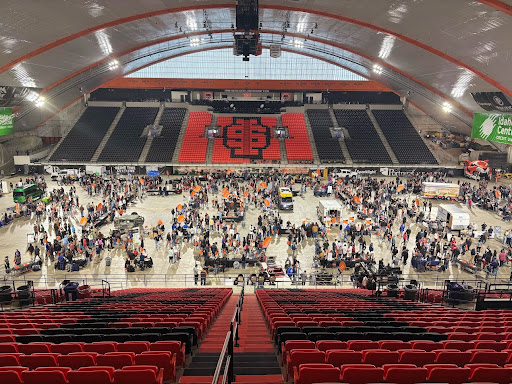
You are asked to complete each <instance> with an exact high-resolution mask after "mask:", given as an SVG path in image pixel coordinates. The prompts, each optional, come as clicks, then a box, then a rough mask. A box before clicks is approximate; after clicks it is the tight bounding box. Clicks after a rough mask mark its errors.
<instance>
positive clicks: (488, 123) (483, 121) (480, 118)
mask: <svg viewBox="0 0 512 384" xmlns="http://www.w3.org/2000/svg"><path fill="white" fill-rule="evenodd" d="M471 137H472V138H474V139H483V140H489V141H495V142H498V143H503V144H512V115H501V114H491V113H475V115H474V117H473V129H472V130H471Z"/></svg>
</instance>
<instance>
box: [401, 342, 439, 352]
mask: <svg viewBox="0 0 512 384" xmlns="http://www.w3.org/2000/svg"><path fill="white" fill-rule="evenodd" d="M411 345H412V347H413V348H414V349H423V350H424V351H427V352H430V351H433V350H434V349H442V348H443V344H442V343H441V342H435V341H430V340H417V341H411ZM404 349H406V348H404Z"/></svg>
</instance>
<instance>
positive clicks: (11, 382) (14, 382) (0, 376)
mask: <svg viewBox="0 0 512 384" xmlns="http://www.w3.org/2000/svg"><path fill="white" fill-rule="evenodd" d="M0 383H2V384H23V380H22V379H21V374H20V373H18V372H16V371H0Z"/></svg>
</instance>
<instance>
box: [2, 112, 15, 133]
mask: <svg viewBox="0 0 512 384" xmlns="http://www.w3.org/2000/svg"><path fill="white" fill-rule="evenodd" d="M11 133H14V122H13V116H12V108H0V136H5V135H10V134H11Z"/></svg>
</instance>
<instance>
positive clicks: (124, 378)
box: [114, 367, 162, 384]
mask: <svg viewBox="0 0 512 384" xmlns="http://www.w3.org/2000/svg"><path fill="white" fill-rule="evenodd" d="M133 368H135V367H133ZM114 380H115V383H116V384H140V383H144V384H162V378H161V377H160V379H158V377H157V374H155V371H154V370H152V369H147V368H145V369H144V368H143V369H130V370H124V369H121V370H116V371H115V372H114Z"/></svg>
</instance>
